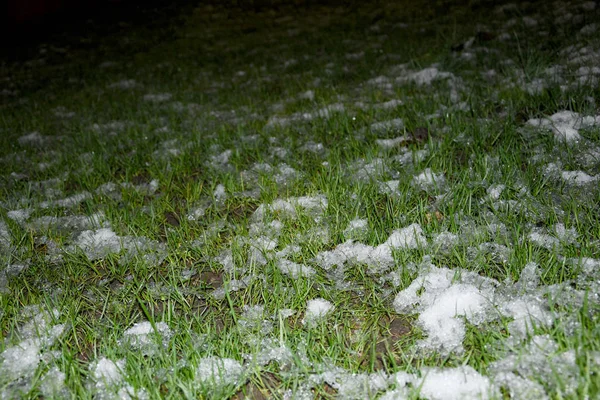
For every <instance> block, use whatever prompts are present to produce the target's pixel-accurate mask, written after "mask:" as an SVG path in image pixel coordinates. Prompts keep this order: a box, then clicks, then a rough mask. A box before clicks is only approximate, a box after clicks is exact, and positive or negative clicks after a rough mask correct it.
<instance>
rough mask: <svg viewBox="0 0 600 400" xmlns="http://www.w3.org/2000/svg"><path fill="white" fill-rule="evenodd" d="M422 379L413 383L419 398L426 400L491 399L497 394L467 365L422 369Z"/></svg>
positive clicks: (484, 378) (483, 378) (486, 380)
mask: <svg viewBox="0 0 600 400" xmlns="http://www.w3.org/2000/svg"><path fill="white" fill-rule="evenodd" d="M421 373H422V375H423V379H422V381H421V382H415V386H416V387H419V388H420V390H419V397H424V398H426V399H428V400H468V399H473V400H475V399H492V398H495V396H498V395H499V393H498V391H496V390H493V389H494V388H493V387H492V383H491V382H490V379H489V378H487V377H485V376H482V375H481V374H480V373H479V372H477V371H475V370H474V369H473V368H472V367H470V366H468V365H464V366H460V367H457V368H445V369H442V368H424V369H423V371H421Z"/></svg>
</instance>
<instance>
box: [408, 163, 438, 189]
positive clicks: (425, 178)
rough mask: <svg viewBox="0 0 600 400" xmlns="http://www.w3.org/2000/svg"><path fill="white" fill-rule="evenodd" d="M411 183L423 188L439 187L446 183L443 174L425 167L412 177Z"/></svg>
mask: <svg viewBox="0 0 600 400" xmlns="http://www.w3.org/2000/svg"><path fill="white" fill-rule="evenodd" d="M412 182H413V185H415V186H417V187H420V188H422V189H423V190H428V189H433V188H440V187H443V185H444V184H445V183H446V178H444V175H443V174H435V173H433V171H431V169H430V168H426V169H425V170H423V172H421V173H420V174H419V175H416V176H414V177H413V181H412Z"/></svg>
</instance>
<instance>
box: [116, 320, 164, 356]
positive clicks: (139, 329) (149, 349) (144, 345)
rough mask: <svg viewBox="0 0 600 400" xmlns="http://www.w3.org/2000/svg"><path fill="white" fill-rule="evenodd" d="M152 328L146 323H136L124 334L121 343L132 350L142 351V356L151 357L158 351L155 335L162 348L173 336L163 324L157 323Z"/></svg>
mask: <svg viewBox="0 0 600 400" xmlns="http://www.w3.org/2000/svg"><path fill="white" fill-rule="evenodd" d="M154 327H156V330H155V329H154ZM154 327H153V326H152V324H151V323H150V322H148V321H144V322H138V323H136V324H134V325H133V326H132V327H131V328H129V329H127V330H126V331H125V332H124V334H123V335H124V338H123V341H124V342H125V343H127V344H128V345H129V346H131V347H132V348H134V349H138V350H142V352H143V354H144V355H152V354H154V353H155V352H156V351H158V350H159V348H158V344H157V339H156V337H154V335H155V334H156V335H158V336H159V338H160V342H161V344H162V345H163V346H166V345H167V343H168V341H169V339H170V338H171V336H172V335H173V333H172V332H171V329H170V328H169V326H168V325H167V324H166V323H164V322H158V323H156V324H155V325H154Z"/></svg>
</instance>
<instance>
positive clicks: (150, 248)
mask: <svg viewBox="0 0 600 400" xmlns="http://www.w3.org/2000/svg"><path fill="white" fill-rule="evenodd" d="M74 246H75V247H78V248H80V249H81V250H82V251H83V252H84V253H85V255H86V256H87V257H88V259H90V260H92V261H93V260H98V259H101V258H104V257H106V256H108V255H109V254H116V253H120V252H121V251H122V250H126V251H125V252H124V254H123V255H122V257H121V259H120V262H127V261H129V260H131V259H133V258H134V257H136V256H140V257H141V258H142V259H144V260H145V261H146V262H148V263H151V264H155V265H156V264H159V263H160V262H161V261H162V260H163V259H164V258H165V257H166V255H167V249H166V245H165V244H164V243H158V242H156V241H153V240H149V239H147V238H145V237H143V236H140V237H133V236H118V235H117V234H116V233H115V232H113V231H112V230H111V229H110V228H100V229H97V230H95V231H94V230H87V231H83V232H81V233H80V234H79V236H78V237H77V239H76V240H75V243H74ZM74 246H70V247H68V248H67V251H73V250H74Z"/></svg>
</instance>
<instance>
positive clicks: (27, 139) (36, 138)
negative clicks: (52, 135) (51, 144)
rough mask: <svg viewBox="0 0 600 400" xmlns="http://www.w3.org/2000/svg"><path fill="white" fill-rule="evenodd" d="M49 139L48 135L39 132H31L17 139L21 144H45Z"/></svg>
mask: <svg viewBox="0 0 600 400" xmlns="http://www.w3.org/2000/svg"><path fill="white" fill-rule="evenodd" d="M48 140H49V137H48V136H43V135H42V134H40V133H39V132H31V133H29V134H27V135H23V136H21V137H20V138H18V139H17V141H18V142H19V144H20V145H21V146H26V145H33V146H35V145H43V144H44V143H46V142H47V141H48Z"/></svg>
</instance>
